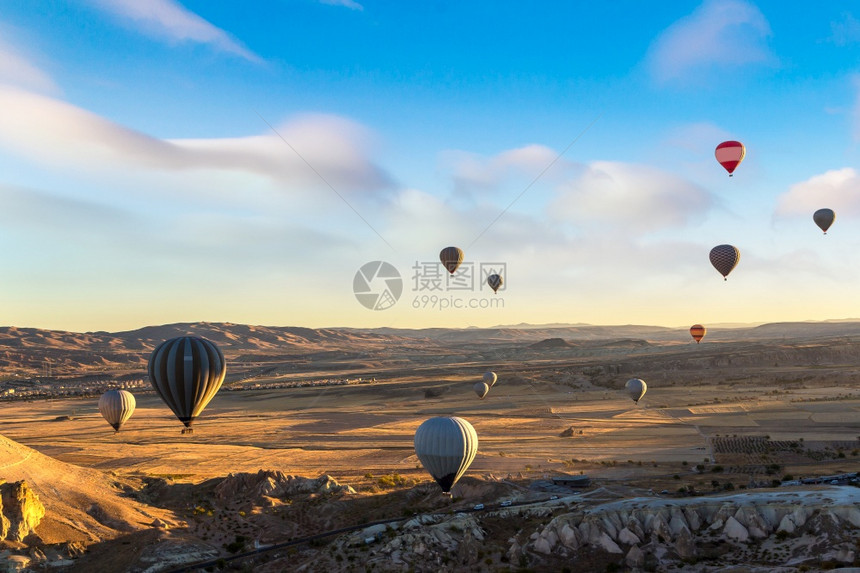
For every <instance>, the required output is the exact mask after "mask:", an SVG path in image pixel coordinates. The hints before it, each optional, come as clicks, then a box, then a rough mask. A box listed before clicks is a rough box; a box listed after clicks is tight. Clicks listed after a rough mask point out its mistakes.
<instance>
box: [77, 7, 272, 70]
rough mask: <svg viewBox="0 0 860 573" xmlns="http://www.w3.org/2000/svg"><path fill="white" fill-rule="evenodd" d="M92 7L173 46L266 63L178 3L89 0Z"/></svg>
mask: <svg viewBox="0 0 860 573" xmlns="http://www.w3.org/2000/svg"><path fill="white" fill-rule="evenodd" d="M89 2H90V3H92V4H93V5H95V6H97V7H98V8H101V9H103V10H105V11H107V12H110V13H111V14H113V15H114V16H117V17H119V18H121V19H123V20H125V21H131V22H133V23H134V24H136V25H137V26H139V30H140V31H141V32H142V33H144V34H147V35H150V36H154V37H158V38H165V39H167V40H169V41H173V42H195V43H198V44H206V45H209V46H212V47H213V48H215V49H217V50H220V51H222V52H227V53H231V54H236V55H237V56H240V57H242V58H245V59H246V60H249V61H251V62H255V63H259V62H261V61H262V59H261V58H260V57H259V56H258V55H257V54H255V53H253V52H252V51H250V50H249V49H248V48H246V47H245V46H244V45H242V44H241V43H240V42H238V41H237V40H235V39H234V38H232V37H231V36H230V34H228V33H227V32H225V31H224V30H222V29H221V28H218V27H217V26H214V25H213V24H211V23H210V22H208V21H206V20H204V19H203V18H201V17H200V16H198V15H197V14H195V13H194V12H191V11H190V10H188V9H186V8H185V7H183V6H182V5H180V4H179V3H178V2H175V1H174V0H146V1H141V0H89Z"/></svg>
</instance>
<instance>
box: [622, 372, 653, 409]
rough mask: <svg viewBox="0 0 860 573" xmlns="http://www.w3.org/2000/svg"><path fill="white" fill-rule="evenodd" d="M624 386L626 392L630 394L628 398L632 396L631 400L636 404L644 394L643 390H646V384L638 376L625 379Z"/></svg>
mask: <svg viewBox="0 0 860 573" xmlns="http://www.w3.org/2000/svg"><path fill="white" fill-rule="evenodd" d="M624 387H625V388H626V389H627V393H628V394H630V398H632V399H633V401H634V402H636V403H637V404H638V403H639V400H641V399H642V396H644V395H645V392H646V391H647V390H648V385H647V384H645V381H644V380H641V379H639V378H631V379H630V380H628V381H627V383H626V384H625V385H624Z"/></svg>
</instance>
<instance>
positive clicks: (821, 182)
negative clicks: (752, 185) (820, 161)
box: [775, 167, 860, 217]
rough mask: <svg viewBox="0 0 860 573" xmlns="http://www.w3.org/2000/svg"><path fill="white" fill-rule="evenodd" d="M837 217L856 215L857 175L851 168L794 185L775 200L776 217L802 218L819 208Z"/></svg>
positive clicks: (859, 204) (858, 205) (859, 205)
mask: <svg viewBox="0 0 860 573" xmlns="http://www.w3.org/2000/svg"><path fill="white" fill-rule="evenodd" d="M824 207H826V208H828V209H833V210H834V211H836V214H837V216H838V215H844V214H850V215H860V174H858V173H857V171H856V170H855V169H853V168H851V167H845V168H843V169H833V170H831V171H826V172H824V173H822V174H820V175H815V176H813V177H810V178H809V179H807V180H806V181H801V182H800V183H795V184H794V185H792V186H791V187H790V188H789V190H788V191H786V192H785V193H783V194H782V195H780V196H779V198H778V199H777V206H776V212H775V215H776V216H777V217H794V216H804V217H812V214H813V213H814V212H815V211H816V210H818V209H821V208H824Z"/></svg>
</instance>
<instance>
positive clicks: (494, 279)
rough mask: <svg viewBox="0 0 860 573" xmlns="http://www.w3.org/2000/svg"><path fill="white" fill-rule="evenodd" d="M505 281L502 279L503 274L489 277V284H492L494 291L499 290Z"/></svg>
mask: <svg viewBox="0 0 860 573" xmlns="http://www.w3.org/2000/svg"><path fill="white" fill-rule="evenodd" d="M504 283H505V281H504V280H503V279H502V276H501V275H490V276H488V277H487V284H488V285H490V288H491V289H493V292H499V287H501V286H502V285H503V284H504Z"/></svg>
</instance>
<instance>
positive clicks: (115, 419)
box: [99, 390, 136, 432]
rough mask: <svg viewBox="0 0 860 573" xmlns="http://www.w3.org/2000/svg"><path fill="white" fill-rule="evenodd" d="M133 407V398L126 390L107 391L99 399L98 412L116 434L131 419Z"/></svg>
mask: <svg viewBox="0 0 860 573" xmlns="http://www.w3.org/2000/svg"><path fill="white" fill-rule="evenodd" d="M135 405H136V404H135V400H134V396H133V395H132V393H131V392H128V391H126V390H108V391H107V392H105V393H104V394H102V396H101V398H99V412H100V413H101V415H102V416H104V419H105V420H107V423H108V424H110V425H111V426H112V427H113V429H114V430H116V431H117V432H119V429H120V428H121V427H122V425H123V424H124V423H125V421H126V420H128V419H129V418H131V415H132V414H133V413H134V407H135Z"/></svg>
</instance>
